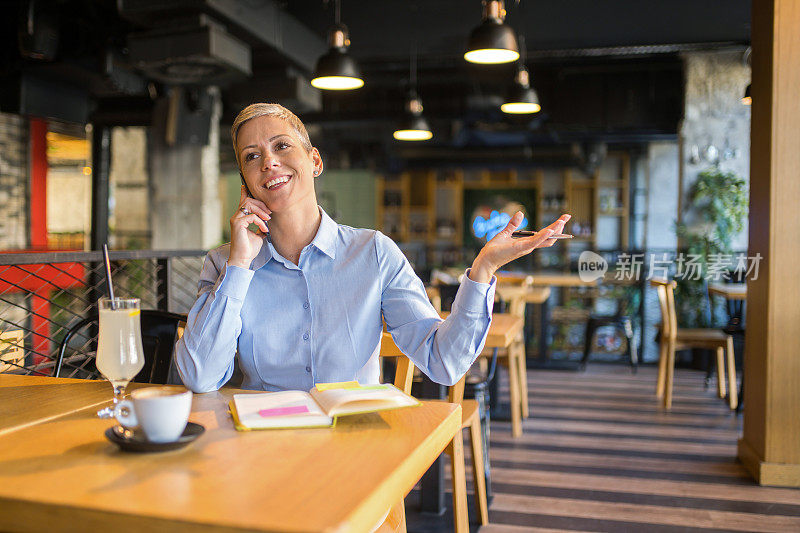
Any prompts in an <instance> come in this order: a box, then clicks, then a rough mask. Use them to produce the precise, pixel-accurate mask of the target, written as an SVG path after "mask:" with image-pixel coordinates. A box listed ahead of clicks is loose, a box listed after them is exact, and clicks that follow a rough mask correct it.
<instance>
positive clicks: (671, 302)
mask: <svg viewBox="0 0 800 533" xmlns="http://www.w3.org/2000/svg"><path fill="white" fill-rule="evenodd" d="M650 285H651V286H653V287H655V288H656V291H657V292H658V303H659V306H660V307H661V335H662V336H664V337H666V338H670V339H674V338H675V337H677V336H678V315H677V312H676V311H675V287H676V286H677V283H675V281H670V280H666V279H659V278H653V279H651V280H650Z"/></svg>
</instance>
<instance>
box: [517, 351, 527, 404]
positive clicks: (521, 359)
mask: <svg viewBox="0 0 800 533" xmlns="http://www.w3.org/2000/svg"><path fill="white" fill-rule="evenodd" d="M517 364H518V365H519V370H518V372H517V373H518V374H519V400H520V406H521V407H522V418H523V419H525V418H528V415H529V413H528V362H527V361H526V360H525V344H524V343H523V341H522V340H520V341H519V342H518V343H517Z"/></svg>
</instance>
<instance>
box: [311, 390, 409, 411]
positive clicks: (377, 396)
mask: <svg viewBox="0 0 800 533" xmlns="http://www.w3.org/2000/svg"><path fill="white" fill-rule="evenodd" d="M323 389H324V390H322V391H320V390H317V388H314V389H311V396H313V398H314V399H315V400H316V401H317V403H318V404H319V405H320V406H321V407H322V409H323V410H324V411H325V412H326V413H328V415H330V416H337V415H346V414H355V413H366V412H370V411H380V410H384V409H393V408H396V407H405V406H410V405H418V404H419V402H418V401H417V400H416V399H414V398H412V397H411V396H409V395H407V394H405V393H403V392H402V391H401V390H399V389H397V388H396V387H394V386H393V385H388V384H384V385H361V386H359V387H358V388H354V387H352V386H349V387H347V388H329V387H326V386H323Z"/></svg>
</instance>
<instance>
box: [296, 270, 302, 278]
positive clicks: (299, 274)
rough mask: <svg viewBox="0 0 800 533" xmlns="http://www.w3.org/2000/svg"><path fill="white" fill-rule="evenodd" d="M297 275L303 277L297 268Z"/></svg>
mask: <svg viewBox="0 0 800 533" xmlns="http://www.w3.org/2000/svg"><path fill="white" fill-rule="evenodd" d="M297 275H298V276H300V277H301V278H302V277H303V273H302V272H300V271H299V270H298V271H297Z"/></svg>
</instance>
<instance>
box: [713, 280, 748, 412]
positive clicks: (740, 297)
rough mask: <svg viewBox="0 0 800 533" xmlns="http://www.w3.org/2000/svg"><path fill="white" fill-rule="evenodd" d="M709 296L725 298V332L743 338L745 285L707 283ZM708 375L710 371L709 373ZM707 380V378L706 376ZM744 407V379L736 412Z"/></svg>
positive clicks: (742, 358) (742, 357) (742, 356)
mask: <svg viewBox="0 0 800 533" xmlns="http://www.w3.org/2000/svg"><path fill="white" fill-rule="evenodd" d="M708 294H709V296H721V297H723V298H725V307H726V308H727V311H728V325H727V326H726V327H725V331H726V333H728V334H731V335H734V336H736V335H739V336H742V337H741V338H743V336H744V329H745V324H744V304H745V302H746V301H747V284H745V283H709V284H708ZM740 357H741V361H742V365H744V355H743V354H741V355H740ZM709 374H710V371H709ZM706 379H707V380H708V379H709V376H708V375H707V376H706ZM742 405H744V379H742V384H741V385H740V387H739V402H738V403H737V405H736V412H737V413H738V412H741V410H742Z"/></svg>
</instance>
